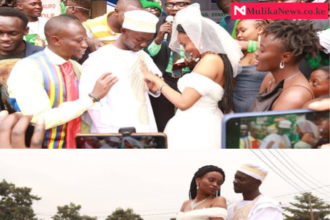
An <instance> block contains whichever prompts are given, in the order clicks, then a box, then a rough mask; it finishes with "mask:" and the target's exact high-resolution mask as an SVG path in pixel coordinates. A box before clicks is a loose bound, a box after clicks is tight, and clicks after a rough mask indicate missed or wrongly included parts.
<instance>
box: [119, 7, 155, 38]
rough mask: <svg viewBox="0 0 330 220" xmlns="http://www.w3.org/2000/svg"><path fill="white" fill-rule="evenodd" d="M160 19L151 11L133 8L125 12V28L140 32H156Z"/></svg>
mask: <svg viewBox="0 0 330 220" xmlns="http://www.w3.org/2000/svg"><path fill="white" fill-rule="evenodd" d="M158 21H159V19H158V18H157V17H156V16H155V15H153V14H151V13H150V12H147V11H143V10H133V11H128V12H125V14H124V23H123V28H126V29H129V30H132V31H138V32H145V33H156V25H157V23H158Z"/></svg>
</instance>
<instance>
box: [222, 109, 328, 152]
mask: <svg viewBox="0 0 330 220" xmlns="http://www.w3.org/2000/svg"><path fill="white" fill-rule="evenodd" d="M329 121H330V119H329V111H324V112H308V113H291V114H278V115H274V114H272V115H268V116H265V115H263V116H254V117H241V118H238V117H237V118H231V119H229V120H228V121H227V123H226V143H225V145H226V148H240V149H313V148H319V147H320V146H322V145H323V144H327V143H329Z"/></svg>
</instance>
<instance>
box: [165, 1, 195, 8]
mask: <svg viewBox="0 0 330 220" xmlns="http://www.w3.org/2000/svg"><path fill="white" fill-rule="evenodd" d="M188 5H190V3H189V2H175V3H174V2H167V3H165V6H166V8H167V9H172V8H174V6H176V7H178V8H179V9H182V8H185V7H187V6H188Z"/></svg>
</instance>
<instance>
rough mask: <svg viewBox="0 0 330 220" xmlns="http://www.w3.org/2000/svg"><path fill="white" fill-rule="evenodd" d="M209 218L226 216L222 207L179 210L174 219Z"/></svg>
mask: <svg viewBox="0 0 330 220" xmlns="http://www.w3.org/2000/svg"><path fill="white" fill-rule="evenodd" d="M210 218H223V219H226V218H227V210H226V209H224V208H206V209H196V210H192V211H189V212H179V214H178V215H177V217H176V220H209V219H210Z"/></svg>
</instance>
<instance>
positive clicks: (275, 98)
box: [250, 20, 320, 112]
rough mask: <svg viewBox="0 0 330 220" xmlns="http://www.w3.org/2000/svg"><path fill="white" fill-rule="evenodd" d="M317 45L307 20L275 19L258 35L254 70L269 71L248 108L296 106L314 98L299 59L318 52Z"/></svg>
mask: <svg viewBox="0 0 330 220" xmlns="http://www.w3.org/2000/svg"><path fill="white" fill-rule="evenodd" d="M319 49H320V44H319V39H318V36H317V34H316V32H315V31H314V30H313V25H312V22H311V21H309V20H276V21H275V22H273V23H272V24H269V25H268V26H267V27H266V28H265V30H264V31H263V34H262V36H261V42H260V48H258V50H257V51H256V53H255V54H256V69H257V70H258V71H269V72H270V73H269V74H268V75H267V76H266V77H265V79H264V80H263V82H262V84H261V87H260V90H259V94H258V95H257V97H256V99H255V101H254V103H253V105H252V106H251V108H250V111H252V112H258V111H270V110H289V109H299V108H302V107H303V105H304V104H305V103H306V102H308V101H310V100H312V99H313V98H314V94H313V90H312V88H311V86H310V85H309V83H308V80H307V79H306V77H305V76H304V75H303V74H302V73H301V72H300V71H299V62H300V61H301V60H302V59H303V58H304V57H305V56H306V55H307V54H309V55H311V56H313V57H315V56H316V54H317V53H318V52H319Z"/></svg>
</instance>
